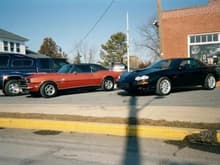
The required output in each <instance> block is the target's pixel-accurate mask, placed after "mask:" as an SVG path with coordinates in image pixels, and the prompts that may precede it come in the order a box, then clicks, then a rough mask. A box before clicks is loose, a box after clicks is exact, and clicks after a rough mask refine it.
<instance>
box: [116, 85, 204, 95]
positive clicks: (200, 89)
mask: <svg viewBox="0 0 220 165" xmlns="http://www.w3.org/2000/svg"><path fill="white" fill-rule="evenodd" d="M192 91H206V89H204V88H202V87H199V86H198V87H180V88H175V89H172V91H171V94H172V93H183V92H192ZM118 95H120V96H155V95H157V94H156V93H155V92H154V91H149V92H142V91H138V92H133V93H129V92H127V91H124V90H120V91H119V92H118ZM167 96H169V95H167ZM158 97H166V96H158Z"/></svg>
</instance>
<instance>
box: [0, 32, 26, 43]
mask: <svg viewBox="0 0 220 165" xmlns="http://www.w3.org/2000/svg"><path fill="white" fill-rule="evenodd" d="M0 38H5V39H10V40H16V41H22V42H25V41H28V39H27V38H24V37H21V36H19V35H17V34H14V33H11V32H8V31H6V30H3V29H0Z"/></svg>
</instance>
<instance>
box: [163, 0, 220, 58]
mask: <svg viewBox="0 0 220 165" xmlns="http://www.w3.org/2000/svg"><path fill="white" fill-rule="evenodd" d="M161 32H162V33H163V34H162V52H163V54H164V58H170V57H187V56H188V46H187V43H188V42H187V36H188V35H189V34H200V33H211V32H220V0H210V1H209V4H208V5H206V6H200V7H195V8H186V9H179V10H171V11H163V12H162V25H161Z"/></svg>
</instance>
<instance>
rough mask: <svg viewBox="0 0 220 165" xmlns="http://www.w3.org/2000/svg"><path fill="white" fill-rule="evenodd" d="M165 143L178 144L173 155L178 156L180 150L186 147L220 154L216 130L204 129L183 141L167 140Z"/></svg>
mask: <svg viewBox="0 0 220 165" xmlns="http://www.w3.org/2000/svg"><path fill="white" fill-rule="evenodd" d="M165 143H167V144H172V145H175V146H178V150H177V151H176V152H174V153H173V156H176V155H177V153H178V152H179V151H181V150H182V149H184V148H186V147H188V148H192V149H195V150H200V151H205V152H210V153H216V154H220V144H219V143H218V142H217V132H216V130H208V131H202V132H200V133H198V134H192V135H188V136H186V137H185V138H184V139H183V141H175V140H167V141H165Z"/></svg>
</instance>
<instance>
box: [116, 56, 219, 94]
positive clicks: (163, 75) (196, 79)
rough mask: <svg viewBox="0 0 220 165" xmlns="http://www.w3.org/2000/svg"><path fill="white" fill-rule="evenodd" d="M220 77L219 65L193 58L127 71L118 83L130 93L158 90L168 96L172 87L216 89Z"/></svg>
mask: <svg viewBox="0 0 220 165" xmlns="http://www.w3.org/2000/svg"><path fill="white" fill-rule="evenodd" d="M218 80H220V71H219V68H217V66H208V65H206V64H204V63H202V62H200V61H199V60H196V59H193V58H174V59H164V60H161V61H159V62H157V63H155V64H153V65H151V66H149V67H147V68H145V69H141V70H136V71H133V72H126V73H124V74H122V75H121V76H120V78H119V80H118V82H117V84H118V87H119V88H121V89H124V90H125V91H127V92H129V93H130V92H137V91H144V92H147V91H155V92H156V94H158V95H168V94H169V93H170V92H171V90H172V89H173V88H176V87H184V86H198V85H202V86H203V87H204V88H205V89H214V88H215V87H216V82H217V81H218Z"/></svg>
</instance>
